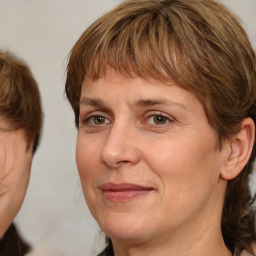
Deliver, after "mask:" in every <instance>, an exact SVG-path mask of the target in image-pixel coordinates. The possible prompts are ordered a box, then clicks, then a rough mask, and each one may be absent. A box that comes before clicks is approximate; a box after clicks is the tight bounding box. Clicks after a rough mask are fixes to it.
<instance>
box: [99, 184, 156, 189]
mask: <svg viewBox="0 0 256 256" xmlns="http://www.w3.org/2000/svg"><path fill="white" fill-rule="evenodd" d="M101 189H102V190H103V191H125V190H153V188H152V187H147V186H142V185H137V184H133V183H112V182H108V183H104V184H102V185H101Z"/></svg>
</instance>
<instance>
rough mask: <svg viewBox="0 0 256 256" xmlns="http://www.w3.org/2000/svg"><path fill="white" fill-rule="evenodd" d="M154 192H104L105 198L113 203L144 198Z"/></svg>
mask: <svg viewBox="0 0 256 256" xmlns="http://www.w3.org/2000/svg"><path fill="white" fill-rule="evenodd" d="M151 191H152V190H123V191H110V190H105V191H103V194H104V197H105V198H106V199H107V200H108V201H112V202H120V203H122V202H126V201H129V200H131V199H134V198H137V197H140V196H143V195H146V194H148V193H149V192H151Z"/></svg>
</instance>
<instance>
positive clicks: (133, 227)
mask: <svg viewBox="0 0 256 256" xmlns="http://www.w3.org/2000/svg"><path fill="white" fill-rule="evenodd" d="M98 223H99V225H100V227H101V229H102V230H103V232H104V233H105V234H106V235H107V236H108V237H110V238H112V239H116V240H123V241H132V240H134V241H140V240H142V239H143V238H144V237H146V236H147V234H148V233H149V232H147V230H148V229H150V227H149V225H146V224H145V219H144V221H140V220H139V218H138V216H137V217H135V216H133V217H132V216H131V214H125V213H122V214H118V213H116V214H112V215H110V216H108V217H106V216H105V218H104V219H102V220H99V221H98Z"/></svg>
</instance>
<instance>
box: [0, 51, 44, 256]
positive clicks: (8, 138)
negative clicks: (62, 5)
mask: <svg viewBox="0 0 256 256" xmlns="http://www.w3.org/2000/svg"><path fill="white" fill-rule="evenodd" d="M41 126H42V107H41V100H40V93H39V89H38V86H37V83H36V81H35V79H34V77H33V75H32V74H31V71H30V69H29V68H28V66H27V65H26V64H25V63H24V62H23V61H21V60H19V59H17V58H16V57H15V56H13V55H12V54H10V53H5V52H0V255H1V256H11V255H15V256H21V255H24V254H25V253H27V252H28V250H29V246H28V245H27V244H26V243H25V242H23V241H22V239H21V238H20V236H19V234H18V232H17V230H16V228H15V227H14V225H13V224H12V221H13V219H14V218H15V216H16V215H17V213H18V212H19V210H20V208H21V205H22V203H23V200H24V197H25V194H26V191H27V187H28V184H29V178H30V171H31V164H32V159H33V155H34V153H35V151H36V149H37V147H38V143H39V139H40V133H41Z"/></svg>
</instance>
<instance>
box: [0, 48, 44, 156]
mask: <svg viewBox="0 0 256 256" xmlns="http://www.w3.org/2000/svg"><path fill="white" fill-rule="evenodd" d="M0 117H1V118H3V119H4V120H6V121H7V122H9V123H11V128H10V127H7V128H6V127H1V129H6V131H8V130H9V129H11V130H13V129H20V128H21V129H23V130H24V131H25V134H26V138H27V142H28V145H31V143H33V149H34V152H35V150H36V148H37V146H38V143H39V139H40V132H41V126H42V107H41V99H40V93H39V89H38V86H37V83H36V81H35V79H34V77H33V75H32V73H31V71H30V69H29V68H28V66H27V65H26V64H25V63H24V62H23V61H21V60H19V59H18V58H16V57H15V56H13V55H12V54H11V53H8V52H0Z"/></svg>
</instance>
